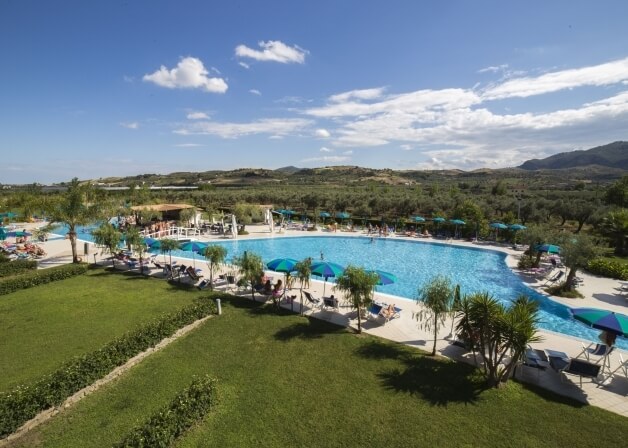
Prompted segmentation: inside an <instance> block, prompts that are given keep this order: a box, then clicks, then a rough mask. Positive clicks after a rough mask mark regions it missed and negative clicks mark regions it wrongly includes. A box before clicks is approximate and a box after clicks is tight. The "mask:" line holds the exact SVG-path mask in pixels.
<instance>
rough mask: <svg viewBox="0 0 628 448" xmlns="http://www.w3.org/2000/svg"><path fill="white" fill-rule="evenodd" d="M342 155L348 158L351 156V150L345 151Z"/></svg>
mask: <svg viewBox="0 0 628 448" xmlns="http://www.w3.org/2000/svg"><path fill="white" fill-rule="evenodd" d="M343 154H344V155H345V156H350V155H352V154H353V150H352V149H349V150H347V151H345V152H343Z"/></svg>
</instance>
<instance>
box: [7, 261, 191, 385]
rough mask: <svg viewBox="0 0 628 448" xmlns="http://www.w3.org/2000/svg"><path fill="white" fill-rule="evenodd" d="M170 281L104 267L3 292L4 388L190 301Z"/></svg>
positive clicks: (25, 380) (39, 373)
mask: <svg viewBox="0 0 628 448" xmlns="http://www.w3.org/2000/svg"><path fill="white" fill-rule="evenodd" d="M193 298H194V295H193V294H190V293H188V292H186V291H180V290H178V289H177V288H175V287H173V286H171V285H169V284H168V283H167V282H166V281H163V280H162V281H159V280H156V279H147V278H144V277H140V276H137V275H124V274H122V273H113V274H112V273H110V272H108V271H106V270H104V269H98V270H93V271H89V272H88V273H87V274H86V275H84V276H79V277H75V278H72V279H68V280H64V281H60V282H55V283H50V284H48V285H43V286H38V287H35V288H29V289H25V290H22V291H18V292H16V293H13V294H9V295H6V296H2V297H0V360H2V362H0V391H7V390H9V389H11V388H13V387H15V386H16V385H18V384H21V383H24V382H28V381H30V380H32V379H36V378H38V377H40V376H41V375H43V374H44V373H48V372H50V371H52V370H54V369H55V368H57V367H59V366H60V365H61V364H62V363H63V362H64V361H67V360H68V359H70V358H71V357H72V356H75V355H79V354H82V353H86V352H90V351H92V350H95V349H98V348H100V347H101V346H102V345H104V344H105V343H107V342H109V341H111V340H113V339H114V338H115V337H116V336H120V335H122V334H123V333H125V332H126V331H128V330H131V329H133V328H135V327H137V326H138V325H140V324H141V323H142V322H147V321H150V320H152V319H153V318H154V317H156V316H159V315H161V314H163V313H167V312H170V311H173V310H175V309H178V308H181V307H182V306H184V305H187V304H188V303H191V301H192V299H193Z"/></svg>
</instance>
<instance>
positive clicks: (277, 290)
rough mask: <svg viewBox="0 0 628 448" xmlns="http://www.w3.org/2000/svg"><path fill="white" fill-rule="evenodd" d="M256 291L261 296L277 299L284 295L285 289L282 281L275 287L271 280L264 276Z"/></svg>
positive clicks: (278, 281)
mask: <svg viewBox="0 0 628 448" xmlns="http://www.w3.org/2000/svg"><path fill="white" fill-rule="evenodd" d="M256 289H257V291H258V292H259V293H260V294H263V295H265V296H273V297H275V298H277V297H281V296H282V295H283V290H284V287H283V282H282V281H281V279H279V280H277V283H275V284H274V285H273V284H272V281H271V279H270V278H268V277H266V276H265V275H264V276H263V277H262V279H261V281H260V283H259V284H258V285H257V286H256Z"/></svg>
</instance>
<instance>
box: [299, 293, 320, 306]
mask: <svg viewBox="0 0 628 448" xmlns="http://www.w3.org/2000/svg"><path fill="white" fill-rule="evenodd" d="M303 295H304V296H305V300H306V301H307V303H309V304H310V305H311V306H312V308H314V307H319V306H320V305H321V299H318V298H316V297H314V296H313V295H312V293H311V292H309V291H303Z"/></svg>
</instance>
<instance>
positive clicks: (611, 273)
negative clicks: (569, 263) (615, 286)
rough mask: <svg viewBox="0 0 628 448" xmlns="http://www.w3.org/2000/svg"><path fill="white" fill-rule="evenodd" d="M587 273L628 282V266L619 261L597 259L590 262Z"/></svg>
mask: <svg viewBox="0 0 628 448" xmlns="http://www.w3.org/2000/svg"><path fill="white" fill-rule="evenodd" d="M587 271H589V272H591V273H592V274H597V275H601V276H603V277H610V278H616V279H619V280H628V266H626V265H625V264H623V263H620V262H618V261H612V260H605V259H604V258H596V259H594V260H591V261H589V264H588V265H587Z"/></svg>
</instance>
